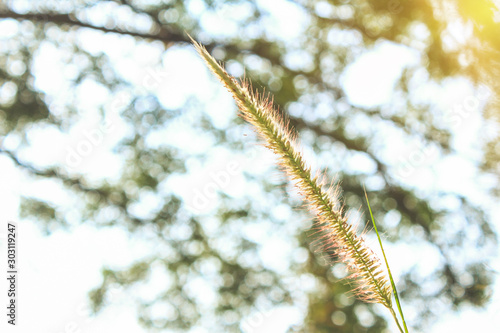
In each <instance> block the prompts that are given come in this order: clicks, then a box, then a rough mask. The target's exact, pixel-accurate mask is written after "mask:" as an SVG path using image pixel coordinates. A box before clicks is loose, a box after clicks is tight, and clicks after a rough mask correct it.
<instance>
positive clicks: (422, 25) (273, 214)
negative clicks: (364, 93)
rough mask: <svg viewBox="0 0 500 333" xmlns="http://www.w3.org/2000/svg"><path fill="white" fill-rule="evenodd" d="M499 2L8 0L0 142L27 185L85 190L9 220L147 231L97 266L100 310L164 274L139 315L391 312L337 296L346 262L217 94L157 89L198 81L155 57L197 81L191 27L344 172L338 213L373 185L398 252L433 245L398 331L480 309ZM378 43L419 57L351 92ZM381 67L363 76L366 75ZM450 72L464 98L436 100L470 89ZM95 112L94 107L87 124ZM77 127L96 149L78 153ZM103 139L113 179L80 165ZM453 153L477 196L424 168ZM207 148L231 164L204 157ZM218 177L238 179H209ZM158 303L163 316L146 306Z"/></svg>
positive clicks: (496, 161)
mask: <svg viewBox="0 0 500 333" xmlns="http://www.w3.org/2000/svg"><path fill="white" fill-rule="evenodd" d="M498 12H499V9H498V7H497V5H496V4H495V3H494V2H492V1H488V0H474V1H473V0H452V1H433V0H423V1H405V0H381V1H380V0H377V1H373V0H352V1H349V0H342V1H341V0H338V1H337V0H330V1H326V0H325V1H315V0H311V1H306V0H302V1H300V0H299V1H285V0H282V1H281V0H280V1H268V2H265V1H247V0H226V1H222V0H221V1H217V0H190V1H179V0H149V1H146V0H140V1H139V0H137V1H132V0H117V1H92V0H71V1H46V2H37V1H34V2H21V1H20V2H15V1H13V2H7V3H2V5H1V7H0V26H1V27H2V28H0V30H2V31H3V32H2V37H1V38H2V43H1V44H0V119H1V133H0V135H1V143H2V144H1V147H0V153H1V154H3V155H5V156H7V157H8V158H10V159H11V160H12V162H13V163H14V164H15V165H16V166H17V167H18V168H19V169H22V170H24V171H25V172H26V173H28V174H29V175H31V176H32V177H33V181H41V180H45V179H50V180H52V181H53V182H55V183H56V184H58V185H59V186H61V187H62V188H63V189H64V191H65V192H66V193H68V196H71V197H75V198H77V202H78V204H77V205H75V206H72V207H68V206H66V205H63V204H61V203H59V202H54V201H51V200H49V199H47V198H44V197H25V198H23V201H22V204H21V217H26V218H32V219H33V220H34V221H36V222H37V223H42V222H43V225H41V228H43V229H44V230H45V231H47V232H48V233H50V232H51V231H53V230H55V229H57V228H72V227H74V226H75V225H78V224H80V223H88V224H94V225H97V226H100V227H102V228H106V227H111V226H120V227H123V228H126V229H127V230H128V231H129V232H130V233H131V234H133V235H134V237H140V238H144V239H148V240H149V241H151V243H153V244H156V245H155V250H154V251H151V253H150V255H149V256H148V257H146V258H143V259H142V260H140V261H138V262H136V263H134V264H133V265H131V266H130V267H127V268H125V269H123V268H119V269H118V268H116V267H104V268H103V271H102V284H101V285H99V286H96V288H95V290H93V291H92V292H91V293H90V298H91V300H92V302H93V305H94V308H95V310H96V311H99V310H100V309H101V308H102V307H103V306H105V304H106V297H107V291H108V290H109V288H110V287H112V286H113V285H117V284H118V285H123V286H125V287H130V288H134V287H135V286H137V285H141V284H147V283H148V281H149V280H148V278H149V277H150V276H151V275H152V274H155V272H156V271H158V270H162V271H165V272H166V273H165V274H166V275H167V276H168V284H166V285H165V287H164V289H163V290H158V293H157V295H156V297H155V298H154V299H147V298H143V297H141V296H140V295H139V296H137V297H136V298H137V299H136V302H137V309H138V312H137V313H138V318H139V320H140V321H141V323H142V324H144V325H145V326H146V327H151V328H158V329H170V330H173V331H175V330H179V331H188V330H189V329H190V328H192V327H195V326H197V325H200V326H203V327H210V329H213V330H214V331H223V332H233V331H234V332H237V331H240V330H241V329H242V326H244V325H251V323H249V322H245V321H243V320H244V319H245V318H247V317H246V316H248V315H249V314H251V313H252V311H259V309H262V308H270V307H272V306H274V305H283V304H289V305H293V306H295V307H297V308H298V309H300V311H302V313H303V315H304V316H305V317H304V320H303V322H301V323H299V324H298V325H297V326H292V328H290V331H293V330H296V331H301V332H332V331H335V332H383V330H384V329H385V328H386V326H387V324H386V322H385V320H384V318H383V317H382V316H381V315H380V314H379V311H377V309H376V308H375V307H372V306H367V305H365V304H363V303H360V302H358V301H357V300H355V299H353V298H350V297H348V296H346V295H348V290H349V289H350V286H349V285H348V284H347V281H344V280H342V277H343V269H342V267H341V264H335V263H332V262H330V261H328V260H325V256H324V255H321V254H319V253H317V252H316V251H315V247H314V235H312V234H313V232H311V229H310V227H311V224H312V223H313V221H311V218H310V217H309V216H308V214H307V212H305V211H304V210H301V209H296V208H300V207H301V201H300V198H299V197H298V196H296V195H294V194H293V191H292V190H291V187H290V186H289V184H287V182H286V180H285V179H283V178H280V177H279V176H269V175H278V172H277V170H276V169H275V167H274V166H273V164H272V159H266V156H267V155H265V154H263V153H262V149H260V147H259V146H256V145H255V143H256V142H257V139H256V137H255V135H254V134H253V133H252V132H251V130H250V129H249V128H248V126H247V125H246V124H244V122H243V121H242V120H241V119H239V118H238V117H237V112H236V107H235V106H234V105H233V104H231V103H230V102H228V101H230V99H229V97H227V96H225V92H224V91H223V89H222V88H220V87H218V86H214V85H206V86H204V87H202V88H200V89H194V88H193V90H191V91H184V92H182V91H181V92H180V93H176V94H172V93H169V91H168V90H165V89H164V88H165V87H167V89H168V87H172V91H174V87H175V86H176V85H179V86H183V87H184V86H190V85H191V83H186V82H170V81H169V80H170V78H169V76H170V75H171V72H169V73H166V72H165V70H164V68H167V67H168V68H175V66H176V64H175V63H174V62H175V61H179V62H180V61H181V58H182V57H184V56H183V55H185V54H189V52H191V55H192V57H189V58H187V59H182V60H183V61H184V62H186V61H187V62H192V65H189V66H187V67H190V66H198V67H195V69H196V70H197V71H198V72H197V74H195V75H190V74H188V73H187V74H186V78H185V80H187V81H189V80H192V81H193V83H192V85H193V86H195V85H196V84H199V83H197V82H196V81H200V82H202V83H203V82H210V81H209V79H208V78H207V77H208V74H207V73H206V70H205V69H204V68H203V67H202V66H201V65H200V64H201V62H199V61H198V59H197V58H196V56H195V53H194V51H193V50H192V46H191V44H190V41H189V37H188V35H187V33H189V35H191V36H193V38H195V39H196V40H199V41H200V42H201V43H203V44H204V45H206V46H207V49H208V50H209V52H211V53H212V54H213V55H214V56H215V57H216V58H217V59H219V60H221V61H223V62H224V63H226V65H227V69H228V71H229V72H230V73H231V74H233V75H235V76H242V75H243V73H245V76H247V77H249V78H251V80H252V82H253V83H254V86H255V87H256V88H257V89H260V90H266V91H269V92H271V93H272V95H273V96H274V103H275V104H276V105H279V106H280V107H281V109H282V110H284V111H285V112H287V113H288V115H289V118H290V122H291V125H292V126H293V127H294V128H295V129H296V130H297V132H298V135H299V137H300V138H301V141H302V142H303V143H304V145H305V146H306V147H307V149H308V152H307V153H308V154H309V156H312V159H313V160H316V161H317V167H318V168H325V169H327V170H328V171H327V172H328V173H329V174H330V175H331V176H336V178H337V179H338V180H339V181H340V182H341V186H342V189H343V198H344V200H345V202H346V205H347V206H348V207H351V208H353V209H354V210H355V209H357V208H359V207H361V206H363V203H364V200H363V198H364V194H363V185H366V188H367V190H368V192H369V195H370V203H371V205H372V208H373V211H374V212H375V218H376V219H377V221H379V224H380V229H382V231H383V232H384V234H385V237H386V241H387V242H391V243H393V244H392V248H394V249H398V248H401V247H402V246H404V245H405V244H410V245H411V246H416V247H420V248H425V249H428V251H430V252H431V253H434V255H435V256H436V258H435V259H434V260H432V262H431V261H429V263H428V265H429V266H430V267H432V269H430V270H426V271H425V272H423V271H420V270H419V269H417V266H418V265H417V264H418V263H417V262H413V264H412V265H411V266H410V267H409V268H408V269H406V270H405V271H404V272H403V275H402V276H401V278H400V280H399V285H400V288H401V289H400V290H401V296H402V298H403V301H405V302H406V304H407V306H408V307H409V309H410V313H411V315H410V318H409V324H410V326H412V327H416V328H418V327H420V328H425V327H427V325H429V324H431V323H432V322H433V321H434V320H435V319H436V318H435V316H436V314H438V313H440V312H445V311H448V310H451V309H454V310H456V309H459V307H460V306H462V305H473V306H484V305H485V304H487V301H488V298H489V296H490V295H491V284H492V281H493V275H492V272H490V271H489V270H488V266H487V263H488V261H489V260H490V259H491V257H492V255H493V254H494V253H495V252H496V251H497V240H496V234H495V233H494V231H493V230H492V226H491V221H490V220H489V215H488V211H487V209H486V208H485V205H484V204H483V203H484V202H483V201H482V200H481V199H480V198H483V197H484V198H493V199H495V198H497V196H498V195H499V194H500V193H499V192H498V188H499V187H498V181H499V178H498V175H499V174H500V158H499V156H500V142H499V140H498V137H499V135H500V133H499V132H498V130H497V128H498V125H499V121H500V113H499V111H498V110H499V109H498V101H497V98H496V96H497V95H498V92H499V90H500V87H499V85H498V84H497V82H496V81H497V79H496V78H497V76H498V75H497V74H498V73H499V68H500V67H499V64H498V59H500V58H499V52H500V35H499V34H498V31H500V22H498V20H497V17H498ZM290 22H293V24H291V23H290ZM387 45H390V47H394V48H397V49H398V50H400V49H404V50H405V52H408V53H409V54H411V56H412V57H413V58H412V59H414V60H413V61H411V62H409V63H406V64H404V65H403V66H400V67H403V68H401V70H399V69H397V70H396V72H397V71H398V70H399V72H397V77H396V79H397V81H396V82H395V84H394V87H393V91H392V94H391V98H390V100H389V101H384V102H381V103H371V104H370V103H360V102H359V101H356V100H353V99H352V98H351V97H350V96H349V92H348V91H347V90H348V89H347V88H346V85H345V83H344V81H343V78H344V77H345V75H346V74H345V73H346V72H347V71H348V70H349V68H351V66H352V65H353V64H355V63H356V61H358V60H359V59H360V57H361V56H362V55H364V54H366V53H367V52H370V51H374V50H379V49H380V48H383V47H386V46H387ZM179 54H180V56H179ZM40 59H43V61H42V60H40ZM179 66H181V65H179ZM395 66H396V64H395ZM182 68H183V69H184V70H185V68H186V65H184V67H182ZM57 69H59V70H60V72H59V71H55V70H57ZM203 75H206V77H204V76H203ZM381 75H382V76H384V75H386V74H385V73H382V74H381ZM387 75H391V74H390V73H387ZM198 76H199V77H198ZM47 77H52V81H47V79H46V78H47ZM378 79H380V80H382V78H376V77H375V78H373V77H370V73H366V80H372V81H373V80H375V82H376V81H377V80H378ZM362 83H363V82H359V83H356V84H359V85H361V84H362ZM455 84H461V86H460V87H462V86H465V87H467V89H468V90H467V89H466V90H465V91H466V93H465V95H463V96H459V97H461V98H458V99H456V101H458V102H457V103H455V104H452V105H450V104H449V103H448V104H446V103H443V102H442V98H443V97H442V96H443V95H444V94H446V93H449V91H451V93H452V94H455V95H456V94H462V93H463V91H462V90H460V89H461V88H460V87H458V88H457V87H456V86H455ZM169 85H170V86H169ZM453 89H457V90H453ZM467 92H468V93H467ZM375 93H377V92H375ZM181 94H183V95H182V96H180V95H181ZM89 114H93V115H94V116H95V117H96V118H95V119H98V120H97V122H96V123H94V124H92V125H91V126H90V127H85V126H84V127H83V130H82V127H80V125H81V124H80V121H81V120H82V119H84V118H85V117H86V116H88V115H89ZM218 114H220V115H221V116H220V117H219V116H217V115H218ZM473 121H479V123H480V124H479V125H477V126H478V127H477V128H479V129H480V130H478V131H477V132H472V134H473V135H474V134H475V135H477V136H475V137H470V138H468V140H466V141H462V140H464V139H463V133H468V132H467V128H469V127H470V126H472V125H471V124H472V123H473ZM113 127H114V128H113ZM38 131H51V132H55V133H59V134H57V135H60V136H61V138H63V137H64V138H70V139H68V140H70V141H71V142H70V143H69V144H68V145H69V148H67V147H66V148H64V149H62V148H61V150H64V151H61V152H60V153H57V154H58V155H57V156H58V157H59V158H60V159H59V160H57V161H54V162H53V163H51V162H50V161H48V162H45V163H42V162H39V161H35V160H33V159H32V158H31V157H30V149H33V147H36V145H37V143H36V142H35V140H34V139H33V138H38V137H39V136H37V135H36V133H37V132H38ZM110 132H113V133H112V135H111V137H112V138H111V139H109V138H108V134H109V133H110ZM34 133H35V134H34ZM182 133H184V134H182ZM181 134H182V135H181ZM82 140H86V141H85V142H90V146H89V147H90V148H89V153H88V154H86V151H85V149H87V148H88V147H87V148H85V147H84V146H83V145H82V144H81V142H83V141H82ZM92 140H94V141H92ZM189 142H192V144H191V145H189ZM464 142H468V144H470V147H469V146H467V145H465V144H464ZM87 145H89V144H88V143H87ZM97 146H107V147H111V148H110V150H111V151H112V155H113V156H114V157H113V158H115V159H111V160H108V159H104V158H103V159H102V160H101V161H100V162H98V163H97V165H98V166H97V167H96V168H97V169H99V168H102V169H104V168H106V167H109V168H111V169H112V170H114V171H112V175H111V176H109V177H96V176H93V173H91V172H90V173H87V172H86V171H85V170H86V165H87V164H85V163H86V162H85V161H86V159H89V158H90V157H92V156H93V154H94V155H95V154H97V153H96V151H97V150H98V149H97V148H96V147H97ZM401 146H403V150H400V151H399V152H395V149H396V148H397V147H399V149H401ZM464 146H467V147H469V148H467V149H468V150H466V151H464V149H465V148H464ZM186 147H187V148H186ZM395 147H396V148H395ZM404 147H407V148H406V150H405V149H404ZM408 147H409V148H408ZM51 149H52V150H57V149H58V148H57V147H53V148H51ZM84 151H85V153H82V152H84ZM401 151H403V152H404V151H406V152H405V153H401ZM228 156H229V157H228ZM457 156H458V159H455V158H457ZM464 156H465V157H464ZM267 157H268V156H267ZM462 158H463V159H465V160H469V162H468V163H469V164H468V165H470V166H471V168H472V169H473V170H474V171H473V175H475V177H477V182H478V183H479V184H480V186H479V187H478V188H479V190H478V191H479V192H474V193H479V194H474V193H471V191H469V189H467V188H466V187H465V186H464V188H461V186H460V184H461V182H462V181H463V179H461V178H456V179H455V182H456V184H458V185H457V186H456V187H454V188H442V187H438V186H434V185H435V184H434V182H435V181H436V180H435V179H434V178H433V177H434V176H433V173H432V172H428V171H427V172H421V171H422V170H424V169H425V170H429V168H432V165H431V166H429V164H434V163H436V164H437V163H438V162H439V161H444V160H447V159H449V160H450V161H451V162H449V163H448V164H447V165H449V167H450V168H453V161H459V162H460V161H463V159H462ZM218 159H221V160H226V161H229V162H227V163H226V162H224V163H225V164H224V163H222V164H224V165H223V166H222V167H221V166H220V165H219V166H217V163H216V162H217V160H218ZM113 161H118V162H113ZM231 161H237V162H235V163H236V164H234V165H233V164H231ZM269 161H271V162H269ZM99 163H100V164H99ZM108 164H109V165H108ZM99 165H100V167H99ZM214 165H215V167H214ZM210 168H215V169H213V170H215V171H213V170H212V171H211V172H210ZM231 168H233V169H234V170H236V169H237V171H234V174H233V173H231V172H232V171H231V170H233V169H231ZM206 170H209V171H206ZM221 170H222V171H224V170H225V171H226V174H225V176H224V175H222V174H221ZM450 172H452V171H451V170H450ZM197 173H198V178H196V177H197V176H196V174H197ZM228 174H229V175H230V176H231V179H230V181H231V186H225V185H223V186H221V183H224V184H225V183H226V180H227V181H229V179H228V178H227V177H228V176H227V175H228ZM193 175H194V176H193ZM199 175H202V176H199ZM200 177H202V178H203V177H205V178H206V179H204V180H201V181H200V179H199V178H200ZM192 179H195V181H196V179H198V183H199V184H200V183H201V184H209V185H210V186H212V188H210V189H209V190H210V191H212V192H211V193H210V195H207V193H206V191H205V190H206V189H207V187H206V186H205V187H203V186H201V190H198V191H194V190H193V189H192V188H191V185H190V184H192V182H191V183H190V181H192ZM207 179H208V180H207ZM199 184H198V186H200V185H199ZM214 184H215V185H214ZM234 187H238V188H239V189H238V190H234V189H233V188H234ZM193 191H194V192H193ZM203 191H205V194H204V192H203ZM213 191H215V192H217V193H216V194H215V192H213ZM200 193H201V194H200ZM207 199H210V200H207ZM206 201H210V203H207V204H206V206H207V207H205V202H206ZM200 205H201V206H203V207H202V209H198V210H197V209H196V208H199V207H198V206H200ZM353 216H356V211H353ZM270 242H271V243H273V244H274V243H278V244H280V245H282V247H283V249H284V250H283V252H284V253H283V254H282V257H283V258H284V260H285V262H283V263H282V264H281V265H280V267H281V268H276V267H272V265H269V264H267V262H266V258H265V256H268V255H269V253H268V252H266V250H265V249H266V246H267V244H268V243H270ZM266 253H267V254H266ZM415 258H418V256H417V257H415ZM415 258H413V259H412V258H409V261H410V262H412V260H416V259H415ZM200 285H202V286H203V290H204V292H202V293H200V292H199V288H200ZM346 293H347V294H346ZM206 295H211V296H210V297H209V296H206ZM157 304H164V305H165V306H166V307H167V308H168V309H170V310H169V311H167V312H166V313H168V314H167V315H164V316H159V317H158V316H155V315H154V314H153V312H152V311H151V309H152V308H153V307H154V306H156V305H157Z"/></svg>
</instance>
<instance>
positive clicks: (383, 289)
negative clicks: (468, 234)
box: [193, 40, 402, 332]
mask: <svg viewBox="0 0 500 333" xmlns="http://www.w3.org/2000/svg"><path fill="white" fill-rule="evenodd" d="M193 44H194V46H195V48H196V50H197V51H198V53H199V54H200V55H201V57H202V58H203V60H204V61H205V62H206V64H207V65H208V67H209V69H210V70H211V71H212V72H213V73H214V74H215V75H216V76H217V77H218V78H219V80H220V81H221V82H222V83H223V84H224V85H225V86H226V88H227V89H228V90H229V91H230V92H231V93H232V95H233V97H234V99H235V100H236V102H237V104H238V107H239V110H240V115H241V116H242V118H243V119H245V120H246V121H248V122H249V123H250V124H252V125H253V126H254V127H255V130H256V132H257V133H258V135H259V136H260V137H261V138H262V139H263V140H264V141H265V145H266V147H267V148H269V149H270V150H271V151H273V152H274V153H275V154H276V155H277V156H278V157H279V161H280V166H281V167H282V169H283V170H284V171H285V173H286V174H287V175H288V176H289V178H290V179H291V180H292V181H294V183H295V186H296V187H297V189H298V191H299V192H300V194H301V195H303V197H304V199H305V201H306V202H307V204H308V206H309V209H310V210H311V211H312V212H313V213H314V214H315V215H316V217H317V219H318V221H319V222H318V223H319V224H318V226H319V229H320V230H321V231H322V235H323V236H322V241H323V244H324V247H325V248H326V249H329V250H332V249H333V250H334V251H335V255H336V256H337V257H338V258H339V259H340V260H341V261H342V262H344V263H346V265H347V267H348V269H349V271H350V276H349V277H350V278H351V279H352V280H354V281H355V282H356V284H357V286H356V288H355V292H356V295H357V296H358V297H359V298H360V299H362V300H363V301H366V302H370V303H380V304H382V305H384V306H385V307H387V308H389V309H390V310H391V313H392V314H393V316H395V314H394V310H393V308H392V287H391V283H390V282H389V280H388V277H387V275H386V273H385V271H384V269H383V267H382V263H381V261H380V260H379V259H378V257H377V256H376V255H375V253H373V251H372V250H371V249H370V248H369V247H368V246H367V245H366V244H365V241H364V240H363V238H362V237H359V236H358V235H357V234H356V232H355V228H354V227H353V226H352V225H351V224H349V223H348V222H347V217H346V215H345V212H344V209H343V208H342V206H341V205H339V198H338V191H337V189H336V188H334V187H330V188H329V189H327V190H325V189H324V177H322V176H320V175H319V174H315V175H313V173H312V172H311V168H310V167H309V166H307V164H306V163H305V161H304V158H303V155H302V154H301V153H300V151H299V149H298V148H297V140H296V135H295V132H294V131H293V130H292V129H291V127H290V125H289V122H288V120H285V118H284V117H283V115H282V114H281V113H280V112H279V111H278V110H276V109H274V108H273V103H272V100H270V99H269V97H266V96H262V95H259V94H258V93H255V92H253V91H252V88H251V85H250V83H249V82H248V81H245V80H244V81H242V82H241V83H240V82H238V81H237V80H236V79H235V78H233V77H232V76H231V75H229V74H228V73H227V72H226V71H225V70H224V68H223V67H222V66H221V65H220V64H219V63H218V62H217V61H216V60H215V59H214V58H213V57H212V56H211V55H210V54H209V53H208V51H207V50H206V49H205V48H204V47H203V46H202V45H200V44H199V43H197V42H196V41H194V40H193ZM338 207H341V208H338ZM395 319H396V322H397V318H396V317H395ZM398 327H399V328H400V330H401V332H402V329H401V327H400V326H399V323H398Z"/></svg>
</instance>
